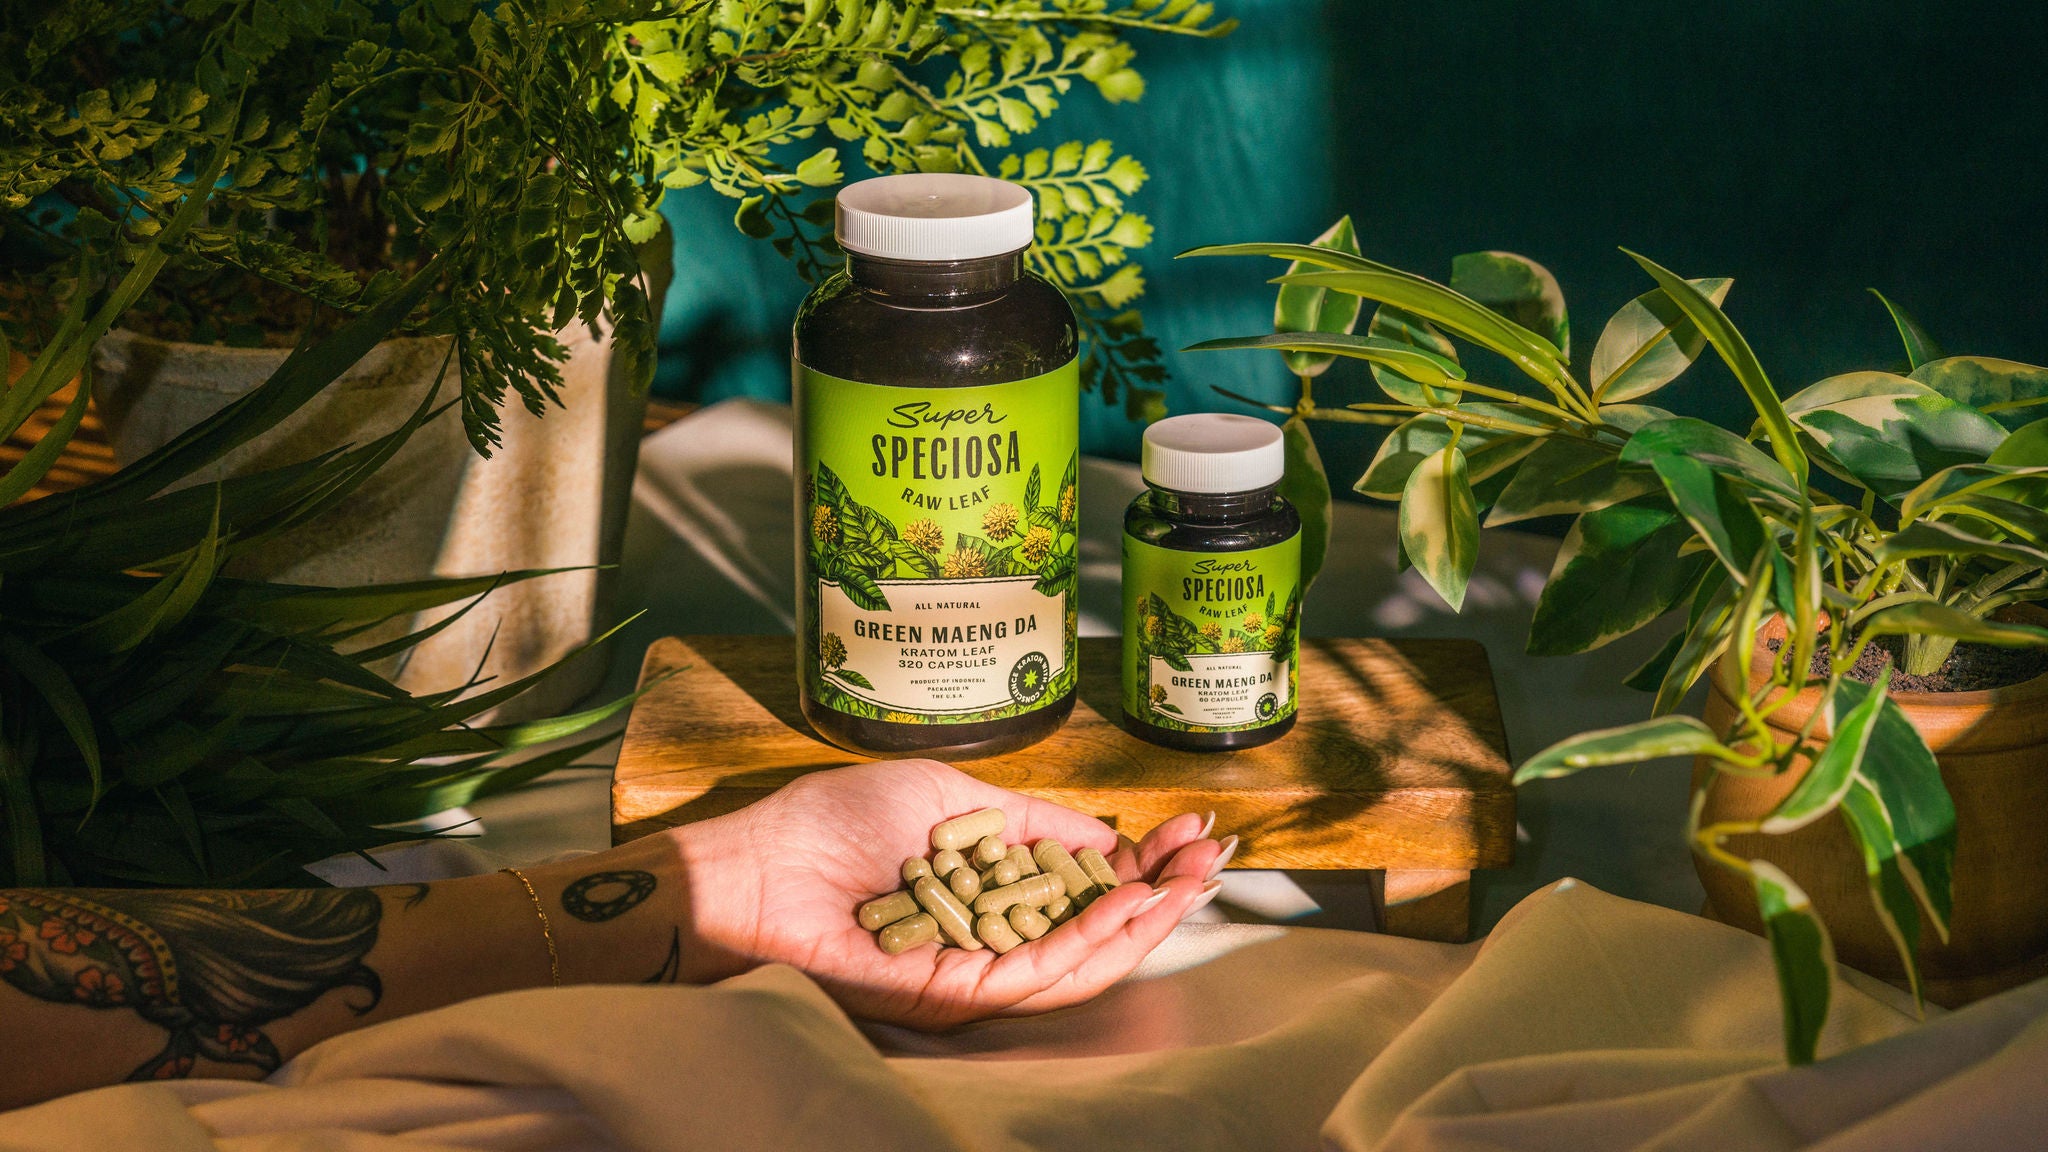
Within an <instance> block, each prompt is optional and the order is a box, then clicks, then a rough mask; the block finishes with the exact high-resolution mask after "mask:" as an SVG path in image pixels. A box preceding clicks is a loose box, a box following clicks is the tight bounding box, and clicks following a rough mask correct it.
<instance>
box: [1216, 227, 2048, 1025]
mask: <svg viewBox="0 0 2048 1152" xmlns="http://www.w3.org/2000/svg"><path fill="white" fill-rule="evenodd" d="M1332 239H1334V238H1331V237H1326V238H1325V240H1324V241H1323V242H1319V243H1318V244H1316V245H1291V244H1244V245H1229V246H1223V247H1216V248H1205V249H1197V250H1196V251H1195V252H1193V253H1190V255H1238V254H1247V255H1264V256H1270V257H1278V258H1281V259H1285V260H1289V261H1293V262H1294V264H1293V266H1292V267H1291V268H1290V270H1289V272H1288V274H1286V275H1283V276H1282V277H1280V282H1281V283H1282V285H1283V286H1284V288H1283V290H1286V289H1293V290H1296V291H1304V290H1314V291H1318V292H1323V293H1331V294H1341V295H1344V296H1349V297H1354V298H1357V299H1360V300H1363V301H1370V302H1372V303H1374V304H1375V305H1376V306H1377V308H1376V311H1375V312H1374V314H1373V317H1372V320H1371V321H1370V323H1369V325H1368V328H1367V334H1366V335H1363V336H1359V335H1355V334H1352V333H1351V332H1350V331H1348V330H1347V329H1345V327H1344V325H1343V324H1342V323H1341V321H1342V319H1343V317H1342V316H1341V314H1339V315H1337V316H1336V317H1335V319H1336V320H1337V321H1339V322H1337V323H1311V324H1307V325H1302V326H1301V327H1304V328H1306V329H1307V330H1306V331H1296V332H1282V333H1276V334H1272V335H1263V336H1255V337H1243V338H1232V339H1226V340H1214V341H1209V342H1207V343H1205V344H1200V345H1196V347H1197V348H1212V349H1222V348H1276V349H1280V350H1283V351H1287V352H1290V353H1314V354H1320V355H1337V356H1350V357H1355V358H1358V359H1363V360H1366V361H1368V362H1369V363H1370V364H1371V365H1372V367H1373V376H1374V379H1375V380H1376V381H1377V382H1378V384H1379V386H1380V387H1381V389H1382V390H1383V391H1384V392H1385V393H1386V395H1385V397H1384V398H1382V399H1379V400H1372V401H1362V402H1358V403H1353V404H1348V405H1345V406H1344V407H1343V408H1342V409H1340V410H1339V412H1340V413H1341V415H1340V417H1339V418H1342V419H1353V420H1358V419H1363V420H1371V421H1375V422H1384V423H1388V424H1391V425H1393V430H1392V431H1391V432H1390V433H1389V435H1388V437H1387V440H1386V442H1385V444H1384V445H1383V446H1382V448H1381V450H1380V452H1379V454H1378V456H1377V457H1376V458H1375V459H1374V461H1373V463H1372V465H1371V466H1370V467H1369V468H1368V469H1367V471H1366V473H1365V475H1364V476H1363V477H1362V478H1361V479H1360V481H1359V483H1358V486H1357V487H1358V489H1359V491H1361V492H1364V493H1366V494H1368V495H1373V496H1378V497H1382V498H1387V499H1392V500H1397V501H1399V503H1400V506H1401V516H1400V525H1401V547H1402V553H1403V556H1404V558H1405V560H1406V561H1407V562H1412V563H1413V564H1414V566H1415V568H1416V569H1417V571H1418V572H1419V573H1420V574H1421V575H1422V577H1423V578H1424V579H1425V580H1426V581H1428V583H1429V584H1430V585H1431V587H1433V588H1434V589H1436V590H1437V592H1438V593H1439V594H1441V595H1442V596H1443V597H1444V599H1445V600H1446V601H1447V602H1449V603H1450V604H1451V605H1452V606H1453V607H1456V606H1458V605H1459V604H1460V603H1461V601H1462V598H1463V593H1464V589H1465V584H1466V581H1467V579H1468V578H1469V576H1470V573H1471V571H1472V566H1473V562H1474V558H1475V557H1476V555H1477V549H1478V546H1479V540H1480V533H1479V527H1480V523H1481V520H1480V517H1481V516H1482V515H1484V516H1485V517H1486V519H1485V523H1487V524H1489V525H1492V524H1503V523H1512V522H1515V521H1518V520H1522V519H1526V518H1529V517H1534V516H1544V515H1571V516H1574V517H1576V519H1575V520H1574V521H1573V523H1572V526H1571V529H1570V531H1569V532H1568V533H1567V535H1566V537H1565V540H1564V542H1563V545H1562V547H1561V549H1560V551H1559V555H1558V558H1557V561H1556V565H1555V567H1554V568H1553V569H1552V571H1551V574H1550V579H1549V581H1548V582H1547V584H1546V586H1545V588H1544V590H1543V593H1542V596H1541V598H1540V599H1539V601H1538V604H1537V607H1536V612H1535V617H1534V621H1533V623H1532V626H1531V631H1530V637H1529V648H1530V651H1531V652H1534V653H1538V654H1546V653H1552V654H1554V653H1566V652H1578V651H1585V650H1588V649H1591V648H1597V647H1599V646H1601V645H1603V644H1605V643H1607V642H1609V641H1611V640H1613V639H1615V638H1616V637H1619V636H1622V635H1625V634H1628V633H1630V632H1633V631H1636V630H1637V629H1640V628H1643V627H1646V626H1648V625H1650V624H1651V623H1652V622H1653V621H1656V620H1659V619H1660V618H1663V617H1664V616H1665V615H1666V613H1669V612H1673V611H1681V612H1682V613H1683V620H1682V623H1681V624H1680V626H1679V627H1678V628H1677V629H1676V631H1675V633H1674V634H1673V635H1672V637H1671V639H1670V641H1669V642H1668V643H1667V644H1666V645H1665V646H1664V648H1663V649H1662V650H1661V651H1660V652H1659V653H1658V654H1657V655H1656V656H1655V657H1654V658H1653V659H1652V660H1650V661H1649V662H1648V663H1647V664H1645V665H1644V666H1643V667H1641V668H1639V669H1637V670H1636V671H1635V672H1633V673H1632V674H1630V675H1629V676H1628V678H1627V682H1628V683H1629V684H1630V685H1631V686H1634V687H1637V688H1641V689H1643V690H1645V691H1647V692H1650V693H1652V694H1653V697H1652V703H1651V706H1650V713H1651V717H1650V718H1649V719H1647V720H1645V721H1643V722H1641V723H1638V724H1633V725H1629V726H1627V727H1623V728H1619V729H1612V730H1606V731H1599V732H1590V733H1586V734H1584V735H1582V736H1578V737H1575V738H1572V739H1569V740H1566V741H1563V742H1561V743H1559V744H1557V745H1555V746H1553V747H1551V748H1548V749H1545V750H1543V751H1541V752H1539V753H1537V754H1536V755H1535V756H1533V757H1531V758H1530V759H1529V760H1528V761H1527V762H1525V763H1524V764H1523V765H1522V766H1521V768H1520V769H1519V770H1518V772H1517V775H1516V779H1517V780H1518V781H1527V780H1535V779H1543V778H1548V777H1555V776H1561V775H1566V774H1569V773H1572V772H1576V771H1580V770H1582V769H1585V768H1588V767H1594V766H1599V765H1608V764H1620V763H1635V762H1640V761H1645V760H1653V759H1661V758H1666V757H1673V756H1690V757H1694V758H1695V764H1696V769H1695V788H1694V794H1693V805H1692V810H1691V812H1690V813H1689V815H1688V818H1687V827H1686V835H1687V839H1688V843H1689V844H1690V845H1691V846H1692V848H1693V850H1694V852H1695V859H1696V861H1697V862H1698V863H1699V865H1700V872H1701V877H1702V880H1703V881H1704V882H1705V883H1706V886H1707V888H1708V891H1709V893H1710V897H1711V899H1712V903H1713V908H1714V910H1715V911H1716V912H1717V914H1719V915H1721V916H1723V917H1724V918H1727V919H1729V920H1731V921H1734V922H1737V923H1745V924H1748V925H1750V926H1752V927H1754V928H1757V929H1760V930H1762V931H1763V932H1765V933H1766V934H1767V935H1768V937H1769V938H1770V941H1771V946H1772V953H1773V956H1774V958H1775V960H1776V962H1777V966H1778V973H1779V982H1780V986H1781V989H1782V991H1783V994H1784V1009H1785V1037H1786V1052H1787V1055H1788V1056H1789V1057H1790V1058H1791V1059H1792V1060H1794V1061H1805V1060H1810V1059H1812V1058H1813V1055H1814V1049H1815V1044H1816V1041H1817V1038H1818V1035H1819V1031H1820V1027H1821V1025H1822V1023H1823V1022H1824V1021H1825V1018H1826V1015H1827V1004H1828V997H1829V987H1830V979H1831V970H1830V965H1831V963H1832V961H1833V959H1834V957H1835V956H1836V955H1837V954H1839V955H1841V956H1842V958H1844V959H1846V960H1847V961H1849V962H1850V963H1852V964H1853V965H1855V966H1857V967H1859V968H1862V969H1864V970H1866V971H1872V972H1875V973H1877V974H1880V975H1891V976H1894V977H1895V978H1896V979H1898V980H1900V981H1901V982H1903V983H1905V984H1906V985H1907V986H1908V987H1910V988H1912V989H1913V991H1914V992H1915V994H1916V995H1918V994H1921V993H1923V992H1925V993H1931V994H1933V995H1934V996H1935V997H1936V998H1938V999H1942V1000H1945V1001H1951V1002H1952V1001H1954V1000H1956V999H1960V998H1964V997H1968V996H1971V995H1977V994H1982V993H1983V992H1986V991H1989V990H1992V989H1995V988H1998V987H2003V986H2009V985H2011V984H2014V983H2017V982H2019V981H2021V980H2023V979H2026V978H2028V977H2029V976H2030V975H2033V974H2038V973H2039V972H2040V971H2042V970H2044V966H2048V836H2044V835H2043V834H2042V833H2041V832H2040V830H2039V825H2038V822H2036V821H2034V820H2032V818H2031V817H2032V814H2033V813H2034V812H2036V811H2038V810H2039V806H2040V805H2041V804H2043V803H2048V785H2044V777H2043V775H2042V773H2041V772H2040V771H2039V765H2040V764H2041V763H2042V761H2043V757H2044V751H2043V743H2044V741H2048V725H2044V724H2043V722H2042V720H2041V719H2040V716H2041V709H2040V707H2039V704H2040V701H2041V700H2043V699H2044V698H2048V675H2044V674H2048V658H2044V656H2043V653H2042V649H2043V648H2048V628H2043V627H2040V626H2038V625H2037V624H2034V623H2029V622H2027V619H2025V618H2020V617H2016V616H2015V615H2014V613H2015V611H2016V610H2023V609H2024V608H2025V607H2026V606H2027V605H2029V604H2030V602H2031V601H2034V600H2037V599H2043V598H2048V420H2037V417H2040V416H2042V415H2043V414H2044V412H2048V408H2044V406H2048V370H2043V369H2040V368H2034V367H2031V366H2028V365H2023V364H2016V363H2012V362H2008V361H2000V360H1993V359H1988V358H1982V357H1941V356H1939V355H1938V354H1937V353H1935V352H1934V351H1933V349H1932V346H1931V342H1930V341H1929V340H1928V339H1927V337H1926V336H1925V334H1924V332H1923V331H1922V330H1921V329H1920V328H1919V326H1918V325H1916V324H1914V323H1913V322H1912V321H1911V319H1910V318H1908V317H1907V316H1905V314H1904V313H1902V312H1900V311H1898V310H1897V309H1893V310H1892V311H1893V316H1894V319H1895V320H1896V322H1897V325H1898V327H1899V329H1900V331H1901V333H1902V334H1903V335H1904V337H1905V341H1906V349H1907V355H1908V359H1909V364H1908V368H1909V372H1910V374H1895V373H1890V372H1853V373H1848V374H1846V375H1842V376H1836V377H1832V378H1829V379H1827V380H1822V381H1820V382H1818V383H1816V384H1813V385H1812V386H1810V387H1808V388H1806V389H1803V390H1801V391H1799V392H1797V393H1795V394H1793V395H1791V396H1789V397H1784V398H1781V397H1780V396H1779V395H1778V393H1777V391H1776V389H1775V387H1774V386H1773V385H1772V383H1771V382H1770V380H1769V379H1768V377H1767V376H1766V375H1765V373H1764V370H1763V368H1762V366H1761V364H1759V363H1758V361H1757V358H1756V356H1755V355H1754V353H1753V352H1752V351H1751V349H1750V347H1749V344H1748V342H1747V341H1746V340H1744V339H1743V337H1742V335H1741V333H1740V332H1739V331H1738V330H1737V329H1736V328H1735V326H1734V325H1733V324H1732V323H1731V322H1730V321H1729V319H1728V317H1727V315H1726V314H1725V313H1724V312H1723V311H1722V310H1721V307H1720V301H1721V300H1722V299H1723V298H1724V297H1725V295H1726V293H1727V291H1728V288H1729V282H1728V281H1727V280H1725V279H1696V280H1688V279H1685V278H1682V277H1680V276H1677V275H1675V274H1673V273H1672V272H1670V271H1668V270H1666V269H1665V268H1663V267H1661V266H1659V265H1657V264H1656V263H1654V262H1652V261H1650V260H1648V259H1645V258H1643V257H1640V256H1635V257H1634V259H1635V260H1636V262H1637V263H1638V264H1640V265H1641V266H1642V267H1643V269H1644V270H1645V271H1646V272H1647V273H1649V275H1650V277H1651V279H1652V280H1653V281H1654V283H1655V287H1654V288H1652V289H1651V290H1650V291H1648V292H1646V293H1644V294H1643V295H1642V296H1639V297H1638V298H1636V299H1635V300H1634V301H1632V302H1630V303H1629V304H1628V305H1627V306H1626V307H1624V308H1623V309H1622V310H1621V311H1620V312H1619V313H1617V314H1616V315H1615V316H1614V318H1613V319H1611V320H1610V321H1609V322H1608V324H1607V326H1606V328H1605V329H1604V330H1603V332H1602V333H1601V336H1600V339H1599V341H1598V342H1597V344H1596V345H1595V348H1594V350H1593V353H1592V355H1591V357H1590V363H1589V370H1587V371H1586V372H1584V373H1583V374H1581V373H1580V372H1578V371H1576V370H1574V369H1573V368H1572V366H1571V363H1570V348H1571V344H1570V335H1569V333H1570V328H1569V323H1568V320H1567V316H1566V311H1565V306H1564V299H1563V295H1562V293H1561V291H1560V290H1559V289H1558V286H1557V282H1556V280H1555V278H1554V277H1552V276H1551V275H1550V274H1549V273H1548V272H1547V271H1546V270H1545V269H1543V268H1542V267H1541V266H1540V265H1538V264H1536V263H1535V262H1533V261H1530V260H1527V259H1525V258H1523V257H1520V256H1516V255H1514V254H1512V253H1504V252H1486V253H1475V254H1473V255H1470V256H1465V257H1460V258H1459V259H1458V260H1457V261H1456V262H1455V263H1454V265H1453V269H1452V277H1451V280H1450V282H1449V283H1448V284H1447V285H1446V284H1438V283H1436V282H1433V281H1430V280H1427V279H1424V278H1422V277H1419V276H1415V275H1412V274H1409V273H1406V272H1402V271H1399V270H1397V269H1394V268H1391V267H1388V266H1386V265H1383V264H1379V263H1376V262H1374V261H1371V260H1367V259H1364V258H1362V257H1359V256H1357V255H1355V253H1354V252H1353V251H1346V250H1344V249H1343V247H1342V246H1341V245H1336V244H1333V243H1331V242H1330V241H1331V240H1332ZM1631 255H1633V254H1631ZM1887 305H1888V306H1889V302H1887ZM1453 338H1455V339H1456V340H1460V341H1465V342H1468V343H1470V344H1473V345H1476V346H1478V347H1481V348H1485V349H1487V350H1489V351H1491V352H1494V353H1497V354H1498V355H1500V356H1502V357H1503V358H1505V359H1506V360H1507V361H1508V362H1509V363H1510V364H1512V365H1514V366H1515V367H1516V368H1517V369H1519V370H1520V371H1521V372H1522V373H1523V374H1524V375H1526V376H1527V377H1528V378H1529V380H1530V381H1532V382H1533V385H1524V386H1523V387H1520V388H1516V387H1511V386H1509V385H1508V384H1506V383H1490V382H1489V383H1481V382H1479V381H1476V380H1473V379H1471V378H1469V377H1468V375H1467V372H1466V370H1465V368H1464V367H1463V366H1462V365H1461V364H1460V362H1459V360H1458V357H1457V351H1456V345H1455V344H1454V342H1453ZM1709 344H1711V345H1712V346H1713V347H1714V349H1715V350H1716V352H1717V353H1718V354H1719V355H1720V356H1721V358H1722V359H1723V360H1724V361H1725V362H1726V363H1727V365H1728V367H1729V368H1730V369H1731V371H1732V372H1733V374H1734V376H1735V378H1736V380H1737V381H1738V382H1739V383H1740V385H1741V387H1742V389H1743V391H1744V393H1745V395H1746V396H1747V398H1748V400H1749V402H1750V404H1751V406H1752V407H1753V408H1754V410H1755V412H1756V422H1755V424H1754V425H1753V426H1752V427H1750V428H1747V429H1743V430H1741V431H1740V432H1731V431H1728V430H1724V429H1722V428H1719V427H1716V426H1715V425H1713V424H1710V423H1707V422H1705V421H1702V420H1698V419H1693V418H1690V417H1684V416H1679V415H1675V414H1673V413H1671V412H1669V411H1666V410H1664V409H1661V408H1658V407H1656V406H1654V405H1653V404H1650V403H1647V402H1646V401H1647V400H1648V399H1649V398H1650V397H1652V396H1653V395H1654V393H1655V392H1656V391H1657V390H1658V389H1661V388H1663V387H1664V386H1665V385H1667V384H1668V383H1670V382H1671V381H1672V380H1673V379H1675V378H1676V377H1677V376H1678V375H1679V374H1680V373H1682V372H1683V371H1684V370H1685V369H1686V368H1687V367H1688V366H1689V365H1690V364H1691V363H1692V362H1693V361H1694V360H1695V359H1696V358H1697V357H1698V356H1699V355H1700V354H1701V353H1702V352H1703V351H1704V349H1705V348H1706V347H1707V346H1708V345H1709ZM1307 401H1308V396H1307V395H1306V393H1304V396H1303V398H1302V401H1300V402H1298V403H1297V404H1296V405H1295V406H1293V407H1292V408H1285V407H1282V409H1281V410H1283V411H1286V412H1287V413H1288V414H1289V415H1290V416H1295V417H1303V418H1306V419H1314V418H1316V417H1317V416H1318V414H1319V413H1321V412H1322V411H1324V410H1323V409H1320V408H1317V407H1315V406H1314V405H1313V404H1311V403H1308V402H1307ZM2021 616H2024V611H2021ZM1710 670H1715V671H1714V675H1713V685H1712V689H1711V691H1710V695H1709V701H1708V705H1707V709H1706V713H1705V717H1704V719H1695V718H1693V717H1691V716H1685V715H1679V714H1677V713H1676V711H1675V710H1676V709H1677V708H1678V706H1679V705H1680V704H1681V703H1682V702H1683V700H1684V699H1685V698H1686V696H1687V693H1688V692H1689V690H1690V689H1691V688H1692V687H1693V685H1694V684H1695V683H1697V682H1698V681H1699V680H1700V679H1701V678H1703V677H1705V676H1707V675H1708V674H1709V672H1710ZM1923 922H1924V925H1925V929H1924V930H1923Z"/></svg>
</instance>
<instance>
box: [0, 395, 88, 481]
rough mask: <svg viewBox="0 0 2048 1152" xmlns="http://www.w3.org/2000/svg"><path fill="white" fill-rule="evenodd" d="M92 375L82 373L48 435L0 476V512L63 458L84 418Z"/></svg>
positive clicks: (44, 435)
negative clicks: (73, 394) (76, 391)
mask: <svg viewBox="0 0 2048 1152" xmlns="http://www.w3.org/2000/svg"><path fill="white" fill-rule="evenodd" d="M91 381H92V373H91V372H84V373H81V374H80V375H79V378H78V394H77V395H75V396H73V397H72V398H71V403H69V404H66V405H65V406H64V412H63V414H62V415H60V416H58V417H57V420H56V422H55V423H54V424H52V425H50V428H49V430H48V431H46V432H44V433H43V435H42V437H41V438H40V439H38V440H37V441H36V442H35V444H34V445H33V446H31V447H30V448H29V450H28V451H27V452H25V453H23V454H22V457H21V459H20V460H17V461H15V463H14V467H12V468H9V469H8V470H7V473H6V475H4V476H0V508H5V507H7V506H8V505H10V504H12V503H14V502H15V501H16V500H19V499H21V498H22V497H23V496H26V495H28V491H29V489H31V488H34V487H35V486H36V485H37V484H38V483H40V482H41V481H42V479H43V477H45V476H47V475H49V474H50V469H51V468H54V467H56V465H57V461H58V459H59V458H61V457H62V456H63V455H64V448H65V446H66V445H68V444H70V443H71V436H72V434H73V433H75V432H77V431H78V422H79V421H80V420H83V419H84V418H85V409H86V405H87V404H88V403H90V402H91V400H92V383H91Z"/></svg>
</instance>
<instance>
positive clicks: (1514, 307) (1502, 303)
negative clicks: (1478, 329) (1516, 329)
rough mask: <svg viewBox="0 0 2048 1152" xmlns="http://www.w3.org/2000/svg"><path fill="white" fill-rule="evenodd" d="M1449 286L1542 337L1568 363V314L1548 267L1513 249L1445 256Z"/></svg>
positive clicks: (1569, 345) (1570, 329)
mask: <svg viewBox="0 0 2048 1152" xmlns="http://www.w3.org/2000/svg"><path fill="white" fill-rule="evenodd" d="M1450 286H1451V291H1453V292H1456V293H1458V294H1460V295H1462V296H1465V297H1468V298H1470V299H1473V300H1477V301H1479V302H1480V303H1481V304H1484V305H1486V306H1487V307H1488V308H1491V309H1493V310H1494V311H1495V312H1498V313H1500V314H1501V315H1502V316H1504V317H1506V318H1507V319H1509V320H1511V321H1513V322H1514V323H1515V324H1516V325H1518V326H1520V327H1522V328H1525V329H1527V330H1529V331H1531V332H1534V333H1536V334H1537V335H1538V336H1541V337H1543V338H1544V340H1546V341H1548V342H1549V343H1550V344H1551V345H1552V346H1553V347H1555V348H1556V349H1557V351H1558V359H1560V360H1562V361H1564V362H1566V363H1570V361H1571V354H1572V324H1571V318H1570V316H1569V315H1568V314H1567V313H1566V311H1565V305H1564V289H1563V288H1561V287H1559V286H1558V283H1557V277H1556V276H1553V275H1551V273H1550V269H1548V268H1545V267H1544V266H1543V265H1541V264H1538V263H1537V262H1536V261H1534V260H1531V259H1529V258H1528V257H1527V256H1522V255H1519V254H1517V253H1514V252H1466V253H1463V254H1462V255H1458V256H1453V257H1451V285H1450Z"/></svg>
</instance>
